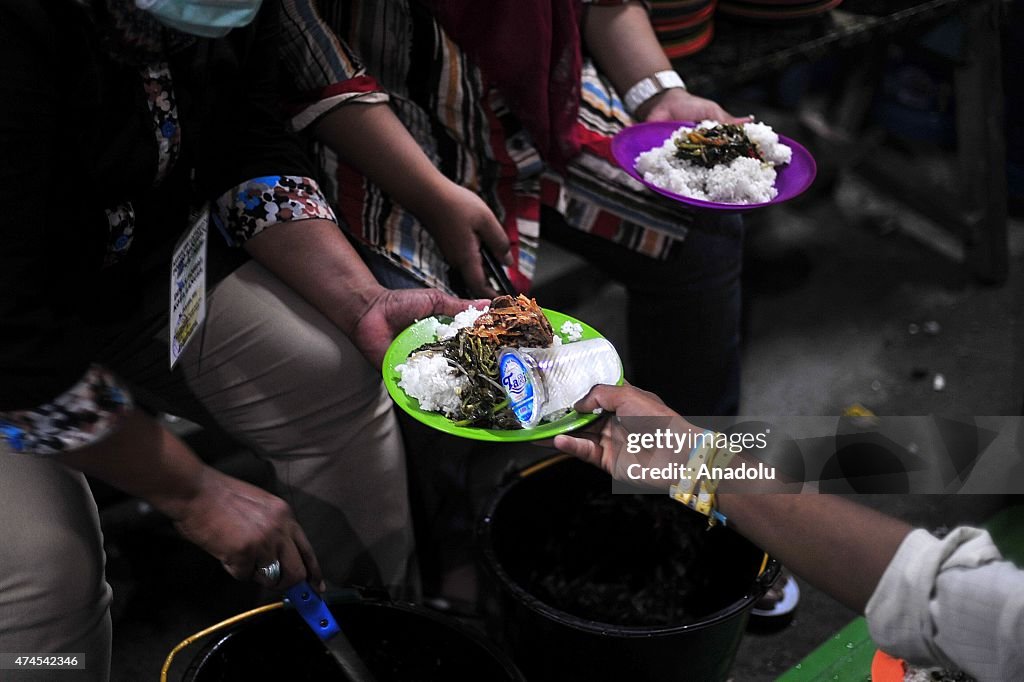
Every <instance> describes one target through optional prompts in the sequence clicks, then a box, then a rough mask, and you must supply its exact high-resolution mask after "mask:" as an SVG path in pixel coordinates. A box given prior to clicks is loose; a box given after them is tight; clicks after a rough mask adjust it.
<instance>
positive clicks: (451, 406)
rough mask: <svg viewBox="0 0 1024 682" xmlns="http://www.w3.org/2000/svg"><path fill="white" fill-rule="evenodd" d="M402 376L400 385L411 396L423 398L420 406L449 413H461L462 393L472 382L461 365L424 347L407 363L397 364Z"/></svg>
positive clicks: (420, 399) (447, 415)
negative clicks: (460, 370)
mask: <svg viewBox="0 0 1024 682" xmlns="http://www.w3.org/2000/svg"><path fill="white" fill-rule="evenodd" d="M395 371H396V372H398V373H399V374H400V375H401V376H402V378H401V380H400V381H399V382H398V386H399V388H401V389H402V390H403V391H405V394H406V395H408V396H409V397H411V398H416V400H418V401H420V408H421V409H424V410H427V411H428V412H443V413H444V415H445V416H446V417H451V416H453V415H456V414H457V413H458V410H459V407H460V406H461V402H460V401H459V394H460V393H461V392H462V389H463V388H465V386H466V385H467V384H468V383H469V379H467V378H466V377H465V376H463V375H462V374H461V373H460V372H459V371H458V370H457V369H452V368H451V367H449V366H448V361H447V360H445V359H444V356H442V355H441V354H440V353H434V352H432V351H424V352H422V353H415V354H414V355H411V356H410V357H409V358H408V359H407V360H406V361H405V363H404V364H401V365H398V366H397V367H395Z"/></svg>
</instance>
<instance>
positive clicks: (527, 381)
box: [498, 348, 543, 429]
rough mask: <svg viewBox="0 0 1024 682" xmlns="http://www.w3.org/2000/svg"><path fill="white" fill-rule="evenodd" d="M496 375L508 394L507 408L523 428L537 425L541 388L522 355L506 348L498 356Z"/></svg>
mask: <svg viewBox="0 0 1024 682" xmlns="http://www.w3.org/2000/svg"><path fill="white" fill-rule="evenodd" d="M498 375H499V376H500V377H501V386H502V388H504V389H505V395H506V396H508V402H509V408H511V410H512V412H513V414H515V415H516V419H518V420H519V423H520V424H522V425H523V428H527V429H528V428H531V427H533V426H536V425H537V422H539V421H540V418H541V407H542V405H541V403H542V402H543V400H542V396H541V395H540V392H541V390H542V389H541V388H540V386H539V385H538V384H537V382H536V381H535V380H534V377H533V372H532V371H531V370H530V366H529V363H528V362H527V361H526V360H525V359H524V357H523V355H522V354H521V353H519V351H517V350H515V349H514V348H506V349H504V350H502V351H501V353H500V354H499V356H498Z"/></svg>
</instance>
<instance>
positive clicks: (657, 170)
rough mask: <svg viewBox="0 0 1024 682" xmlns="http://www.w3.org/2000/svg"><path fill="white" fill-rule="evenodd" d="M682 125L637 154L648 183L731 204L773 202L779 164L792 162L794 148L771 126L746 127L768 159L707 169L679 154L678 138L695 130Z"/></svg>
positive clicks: (742, 160)
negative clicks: (677, 151)
mask: <svg viewBox="0 0 1024 682" xmlns="http://www.w3.org/2000/svg"><path fill="white" fill-rule="evenodd" d="M715 125H717V124H716V123H715V122H714V121H702V122H701V123H700V124H698V125H697V128H698V129H699V128H711V127H713V126H715ZM693 130H694V128H689V127H686V126H683V127H681V128H679V129H678V130H676V131H675V132H674V133H672V135H670V136H669V138H668V139H667V140H665V142H664V143H663V144H662V145H661V146H660V147H655V148H654V149H651V150H649V151H646V152H642V153H641V154H640V155H639V156H637V157H636V170H637V172H638V173H640V175H642V176H643V178H644V180H646V181H647V182H649V183H651V184H653V185H657V186H658V187H661V188H663V189H667V190H669V191H670V192H674V193H676V194H682V195H683V196H688V197H692V198H694V199H701V200H703V201H715V202H720V203H729V204H759V203H764V202H766V201H771V200H772V199H774V198H775V196H776V195H777V194H778V190H776V189H775V177H776V174H775V168H774V166H776V165H781V164H786V163H789V162H790V160H791V159H792V157H793V150H792V149H791V148H790V147H788V146H786V145H784V144H781V143H780V142H779V136H778V135H777V134H776V133H775V131H773V130H772V128H771V126H768V125H765V124H763V123H744V124H743V130H744V132H745V133H746V134H747V137H748V138H749V139H750V141H751V142H753V143H755V144H756V145H757V146H758V148H759V149H760V150H761V153H762V154H763V155H764V157H765V159H766V162H765V163H762V162H760V161H758V160H757V159H751V158H746V157H741V158H738V159H733V160H732V161H731V162H729V163H728V164H719V165H717V166H714V167H712V168H704V167H703V166H699V165H697V164H694V163H690V162H689V161H686V160H684V159H680V158H678V157H677V156H676V144H675V140H676V138H677V137H679V136H681V135H684V134H685V133H689V132H691V131H693Z"/></svg>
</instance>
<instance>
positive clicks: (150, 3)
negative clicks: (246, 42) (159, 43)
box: [135, 0, 263, 38]
mask: <svg viewBox="0 0 1024 682" xmlns="http://www.w3.org/2000/svg"><path fill="white" fill-rule="evenodd" d="M262 3H263V0H135V6H136V7H138V8H139V9H141V10H143V11H145V12H149V13H150V14H152V15H153V17H155V18H156V19H157V21H159V22H160V23H161V24H163V25H165V26H169V27H170V28H173V29H177V30H178V31H182V32H184V33H191V34H192V35H197V36H202V37H204V38H221V37H223V36H225V35H227V34H228V32H229V31H230V30H231V29H233V28H237V27H239V26H245V25H246V24H248V23H249V22H250V21H252V20H253V17H255V16H256V12H257V11H258V10H259V8H260V5H261V4H262Z"/></svg>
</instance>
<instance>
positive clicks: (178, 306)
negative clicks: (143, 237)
mask: <svg viewBox="0 0 1024 682" xmlns="http://www.w3.org/2000/svg"><path fill="white" fill-rule="evenodd" d="M209 227H210V206H209V204H205V205H203V206H202V207H201V208H200V209H199V210H197V211H194V212H193V213H192V215H191V216H190V217H189V229H188V232H186V233H185V236H184V237H183V238H182V239H181V241H179V242H178V244H177V245H176V246H175V247H174V255H173V256H172V257H171V317H170V325H169V329H170V336H171V338H170V349H171V368H172V369H173V368H174V365H175V364H176V363H177V362H178V358H180V357H181V354H182V353H184V352H185V348H187V347H188V344H189V343H190V342H191V341H192V339H193V338H195V335H196V332H197V331H198V330H199V327H200V326H201V325H202V324H203V320H205V319H206V239H207V236H208V234H209Z"/></svg>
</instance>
